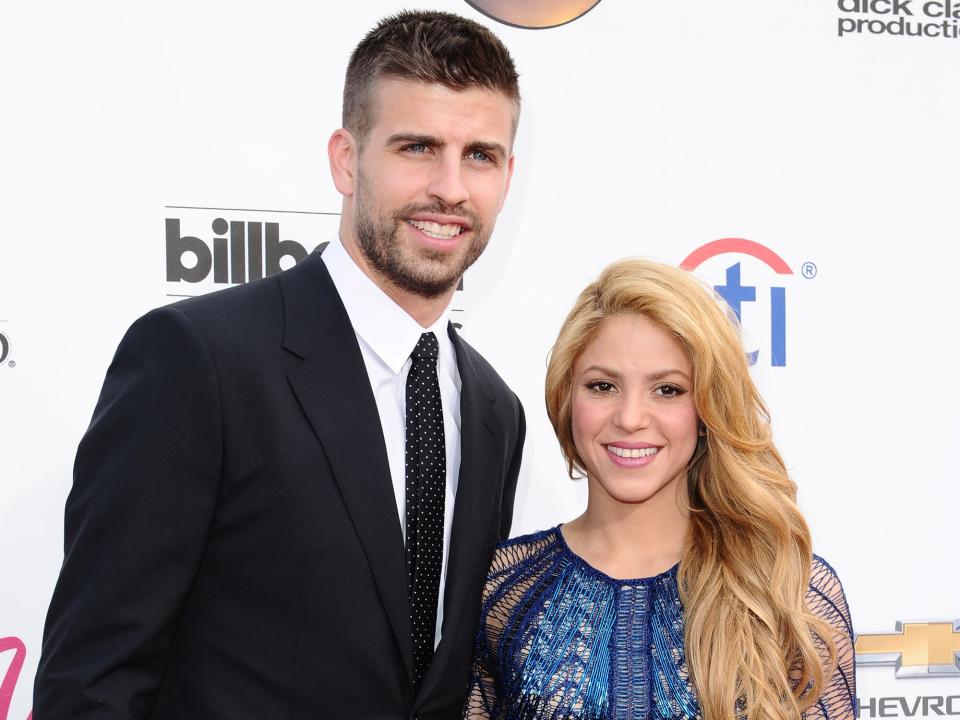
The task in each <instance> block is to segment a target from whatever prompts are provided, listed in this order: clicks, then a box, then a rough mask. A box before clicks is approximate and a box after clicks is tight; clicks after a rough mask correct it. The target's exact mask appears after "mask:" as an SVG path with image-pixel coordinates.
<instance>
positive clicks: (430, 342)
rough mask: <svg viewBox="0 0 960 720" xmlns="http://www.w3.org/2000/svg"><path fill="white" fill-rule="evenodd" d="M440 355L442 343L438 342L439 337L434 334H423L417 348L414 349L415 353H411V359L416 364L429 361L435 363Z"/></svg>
mask: <svg viewBox="0 0 960 720" xmlns="http://www.w3.org/2000/svg"><path fill="white" fill-rule="evenodd" d="M439 354H440V343H439V342H437V336H436V335H434V334H433V333H432V332H427V333H423V335H421V336H420V339H419V340H417V346H416V347H415V348H414V349H413V352H412V353H410V358H411V359H412V360H413V361H414V362H420V361H421V360H427V361H429V362H434V363H435V362H436V361H437V356H438V355H439Z"/></svg>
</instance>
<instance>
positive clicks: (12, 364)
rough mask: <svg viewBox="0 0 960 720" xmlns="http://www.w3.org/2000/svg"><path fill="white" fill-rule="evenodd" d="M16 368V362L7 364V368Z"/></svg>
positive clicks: (12, 361)
mask: <svg viewBox="0 0 960 720" xmlns="http://www.w3.org/2000/svg"><path fill="white" fill-rule="evenodd" d="M16 366H17V361H16V360H11V361H10V362H8V363H7V367H16Z"/></svg>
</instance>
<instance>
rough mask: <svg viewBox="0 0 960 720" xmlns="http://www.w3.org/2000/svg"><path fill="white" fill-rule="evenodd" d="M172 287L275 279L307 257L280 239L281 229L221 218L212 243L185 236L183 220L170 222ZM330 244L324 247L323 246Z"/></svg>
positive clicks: (212, 226) (214, 227) (213, 225)
mask: <svg viewBox="0 0 960 720" xmlns="http://www.w3.org/2000/svg"><path fill="white" fill-rule="evenodd" d="M165 222H166V238H167V282H171V283H179V282H188V283H199V282H202V281H204V280H207V279H208V278H210V275H211V272H212V274H213V282H214V283H217V284H240V283H245V282H249V281H250V280H259V279H260V278H263V277H269V276H270V275H275V274H277V273H278V272H280V271H281V270H286V269H287V268H290V267H292V266H294V265H296V264H297V263H299V262H300V261H301V260H303V259H304V258H306V257H307V254H308V252H307V249H306V248H305V247H304V246H303V245H301V244H300V243H298V242H296V241H294V240H281V239H280V223H277V222H257V221H244V220H233V221H230V222H227V221H226V220H225V219H224V218H221V217H218V218H216V219H214V221H213V222H212V223H211V224H210V229H211V230H212V231H213V234H214V237H213V238H212V239H211V240H210V241H209V242H208V241H205V240H202V239H200V238H199V237H196V236H194V235H184V234H183V231H182V229H181V225H180V220H179V219H178V218H166V221H165ZM324 244H325V243H321V245H324Z"/></svg>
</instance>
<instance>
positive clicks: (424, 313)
mask: <svg viewBox="0 0 960 720" xmlns="http://www.w3.org/2000/svg"><path fill="white" fill-rule="evenodd" d="M340 242H341V243H342V244H343V248H344V250H346V252H347V255H349V256H350V259H351V260H353V262H354V263H355V264H356V266H357V267H358V268H360V270H361V272H363V274H364V275H366V276H367V277H368V278H370V282H372V283H373V284H374V285H376V286H377V287H378V288H380V289H381V290H382V291H383V292H384V294H385V295H386V296H387V297H389V298H390V299H391V300H393V301H394V302H395V303H396V304H397V305H399V306H400V307H401V309H403V311H404V312H405V313H407V315H409V316H410V317H412V318H413V319H414V320H415V321H416V322H417V324H418V325H420V327H423V328H428V327H430V326H431V325H433V324H434V323H435V322H436V321H437V319H438V318H439V317H440V316H441V315H443V313H444V311H445V310H446V309H447V306H448V305H450V301H451V300H452V299H453V294H454V293H455V292H456V289H457V288H456V285H454V286H453V287H451V288H450V290H448V291H447V292H445V293H443V294H442V295H438V296H437V297H432V298H425V297H422V296H420V295H416V294H415V293H411V292H409V291H407V290H404V289H403V288H400V287H398V286H397V285H396V284H394V283H392V282H390V281H389V280H388V279H387V278H385V277H384V276H383V275H381V274H380V273H378V272H377V271H376V270H374V269H373V268H372V267H370V265H369V263H367V259H366V258H365V257H364V256H363V253H362V252H360V248H359V246H358V245H357V243H355V242H351V241H350V240H344V239H343V238H342V236H341V239H340Z"/></svg>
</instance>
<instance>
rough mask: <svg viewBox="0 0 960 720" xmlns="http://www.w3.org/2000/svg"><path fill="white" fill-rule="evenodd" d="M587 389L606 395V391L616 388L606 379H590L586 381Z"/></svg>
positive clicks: (609, 391)
mask: <svg viewBox="0 0 960 720" xmlns="http://www.w3.org/2000/svg"><path fill="white" fill-rule="evenodd" d="M587 389H588V390H590V391H592V392H595V393H597V394H598V395H606V394H607V393H611V392H613V391H614V390H615V389H616V388H615V387H614V385H613V383H612V382H607V381H606V380H591V381H590V382H588V383H587Z"/></svg>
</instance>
